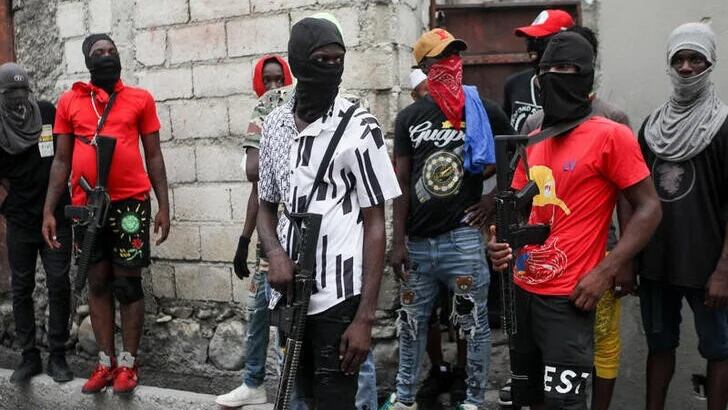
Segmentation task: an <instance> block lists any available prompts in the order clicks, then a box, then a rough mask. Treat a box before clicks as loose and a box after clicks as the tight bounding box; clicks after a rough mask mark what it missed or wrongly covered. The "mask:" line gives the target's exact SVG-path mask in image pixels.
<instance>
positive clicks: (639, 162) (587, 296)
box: [488, 32, 660, 409]
mask: <svg viewBox="0 0 728 410" xmlns="http://www.w3.org/2000/svg"><path fill="white" fill-rule="evenodd" d="M539 68H540V74H539V77H538V81H539V84H540V88H541V101H542V103H543V110H544V119H543V127H544V128H547V127H552V126H558V125H564V124H568V123H573V122H577V121H579V120H580V121H581V123H578V125H576V126H575V127H574V128H572V129H571V130H569V131H566V132H564V133H562V134H561V135H558V136H553V137H552V138H549V139H546V140H545V141H543V142H540V143H538V144H535V145H532V146H529V147H528V148H527V149H526V154H527V159H528V161H527V163H528V167H529V169H528V175H527V174H526V171H524V169H523V168H524V166H525V164H524V163H523V162H522V163H521V164H519V166H518V168H517V170H516V174H515V176H514V178H513V188H514V189H522V188H523V187H524V186H525V185H526V183H527V181H528V180H529V179H530V180H533V181H534V182H535V183H536V184H537V185H538V188H539V193H538V194H537V195H536V196H535V197H534V198H533V206H532V209H531V212H530V217H529V223H543V224H548V225H550V227H551V232H550V234H549V236H548V238H547V239H546V241H545V243H544V244H542V245H528V246H525V247H523V248H522V249H520V250H517V251H518V252H517V254H516V255H515V259H514V255H513V253H512V250H511V248H510V247H509V245H508V244H503V243H497V242H496V241H495V234H496V232H495V227H491V233H492V239H491V241H490V242H489V244H488V248H489V254H490V257H491V260H492V262H493V267H494V268H495V269H498V270H503V269H506V268H507V267H508V262H509V261H511V260H515V264H514V265H515V269H514V272H513V273H514V275H513V281H514V285H515V304H516V319H517V320H516V323H517V325H516V326H517V329H516V333H515V334H514V335H513V336H512V340H511V344H512V346H511V352H510V357H511V373H512V375H513V385H512V393H513V405H514V406H530V407H531V408H532V409H586V408H587V396H586V390H587V389H586V386H587V384H588V383H589V382H590V378H591V373H592V366H593V362H594V349H593V339H594V313H593V310H594V308H595V307H596V304H597V302H598V301H599V298H600V297H601V296H602V294H603V293H604V292H605V291H606V290H607V289H609V288H611V287H613V286H614V279H615V277H616V275H617V272H619V270H620V268H622V266H623V265H624V264H625V263H626V262H627V261H629V260H630V259H631V258H632V257H634V255H636V254H637V252H638V251H639V250H640V249H641V248H642V247H643V246H644V245H645V244H646V243H647V241H648V240H649V238H650V236H651V235H652V232H653V231H654V229H655V227H656V226H657V224H658V222H659V219H660V205H659V201H658V199H657V195H656V193H655V190H654V187H653V186H652V180H651V178H650V176H649V170H648V169H647V166H646V165H645V162H644V160H643V159H642V155H641V154H640V152H639V146H638V145H637V141H636V139H635V138H634V135H633V134H632V132H631V130H630V129H629V128H627V127H626V126H624V125H621V124H617V123H615V122H612V121H610V120H607V119H605V118H602V117H599V116H593V117H589V116H590V114H591V111H592V106H591V100H590V98H589V94H590V92H591V90H592V87H593V83H594V50H593V48H592V46H591V45H590V44H589V42H588V41H587V40H586V39H584V37H582V36H581V35H579V34H577V33H573V32H564V33H559V34H557V35H556V36H554V37H553V38H552V39H551V41H550V42H549V45H548V46H547V47H546V51H545V52H544V55H543V58H542V59H541V63H540V65H539ZM620 191H621V192H622V193H623V195H624V196H625V197H626V199H627V200H628V201H629V203H630V204H631V205H632V207H633V208H634V210H635V212H634V214H633V216H632V218H631V219H630V220H629V222H628V223H627V224H626V226H625V229H624V232H623V234H622V237H621V238H620V240H619V242H617V245H616V246H615V248H614V249H613V250H612V252H611V253H609V255H607V256H606V257H604V249H605V247H606V241H607V231H608V226H609V223H610V221H611V215H612V210H613V209H614V205H615V202H616V199H617V196H618V194H619V193H620Z"/></svg>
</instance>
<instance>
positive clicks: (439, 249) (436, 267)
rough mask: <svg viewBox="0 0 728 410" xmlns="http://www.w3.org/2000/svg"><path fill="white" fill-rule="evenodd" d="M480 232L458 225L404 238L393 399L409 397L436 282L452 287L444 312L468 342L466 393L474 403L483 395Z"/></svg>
mask: <svg viewBox="0 0 728 410" xmlns="http://www.w3.org/2000/svg"><path fill="white" fill-rule="evenodd" d="M484 246H485V244H484V240H483V235H482V234H481V233H480V231H478V230H476V229H473V228H458V229H454V230H452V231H450V232H446V233H444V234H442V235H439V236H436V237H434V238H410V239H409V241H408V242H407V249H408V251H409V258H410V265H411V271H410V274H409V276H408V277H407V280H405V281H403V282H402V286H401V289H400V301H401V303H402V308H401V310H400V312H399V318H398V330H399V344H400V350H399V371H398V372H397V400H399V401H400V402H403V403H413V402H414V401H415V395H416V387H417V386H416V383H417V377H418V373H419V370H420V363H421V360H422V354H423V352H424V351H425V345H426V344H427V330H428V325H429V317H430V314H431V312H432V306H433V304H434V303H435V301H436V300H437V296H438V292H439V283H443V284H445V285H447V286H448V287H449V289H450V290H452V291H453V292H454V297H453V302H452V308H451V313H450V317H451V320H452V321H453V323H454V324H455V325H456V326H458V328H459V333H460V336H461V337H464V338H465V339H466V340H467V342H468V351H467V357H468V360H467V366H466V372H467V376H468V377H467V379H466V384H467V397H466V400H465V403H468V404H474V405H476V406H478V407H479V408H480V407H482V406H483V404H484V401H485V389H486V385H487V382H488V366H489V364H490V326H489V325H488V308H487V305H488V286H489V285H490V272H489V271H488V265H487V263H486V261H485V248H484Z"/></svg>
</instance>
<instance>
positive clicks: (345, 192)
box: [258, 18, 399, 410]
mask: <svg viewBox="0 0 728 410" xmlns="http://www.w3.org/2000/svg"><path fill="white" fill-rule="evenodd" d="M288 56H289V62H290V64H291V70H292V71H293V75H294V76H295V77H296V79H297V81H298V82H297V84H296V89H295V94H294V97H293V98H291V99H290V100H289V101H288V102H286V103H285V104H283V105H282V106H280V107H278V108H276V109H275V110H273V112H271V113H270V114H269V115H268V117H267V118H266V120H265V122H264V123H263V132H262V138H261V145H260V181H259V197H260V209H259V211H258V234H259V237H260V240H261V243H262V244H263V248H264V250H265V253H266V255H267V256H268V258H269V261H270V268H269V274H268V279H269V281H270V283H271V286H273V288H275V289H277V290H278V291H285V290H286V289H287V288H288V286H289V285H290V284H291V281H292V279H293V268H294V265H293V262H292V260H291V256H290V255H292V254H293V252H294V251H295V246H296V242H297V241H298V239H299V238H298V237H297V236H296V235H295V234H294V232H295V231H294V230H293V226H292V225H291V223H290V221H289V220H288V218H287V217H281V218H280V219H279V218H278V212H277V210H278V204H279V203H283V204H284V205H285V207H286V209H287V210H288V211H289V212H291V213H295V212H304V211H305V212H309V213H316V214H320V215H323V219H322V222H321V231H320V233H319V236H318V238H317V239H318V241H317V255H318V256H317V258H316V269H315V273H314V277H315V284H314V289H315V290H314V291H313V293H312V295H311V297H310V302H309V308H308V317H307V320H306V326H305V335H304V344H303V353H302V358H303V363H302V366H301V368H300V369H299V379H298V384H297V386H296V392H297V394H298V396H300V397H299V398H303V399H304V400H306V401H308V402H309V407H311V406H314V408H316V409H324V410H328V409H331V410H333V409H346V410H349V409H353V408H354V407H355V395H356V391H357V373H358V369H359V365H360V364H361V363H362V362H363V361H364V360H365V358H366V357H367V354H368V352H369V345H370V340H371V328H372V323H373V321H374V311H375V308H376V300H377V294H378V291H379V284H380V281H381V276H382V274H383V264H384V242H385V232H384V208H383V205H384V202H385V201H386V200H388V199H391V198H394V197H396V196H397V195H399V188H398V186H397V182H396V178H395V175H394V171H393V169H392V164H391V161H390V159H389V156H388V154H387V150H386V145H385V144H384V140H383V135H382V131H381V129H380V128H379V125H378V123H377V121H376V119H375V118H374V117H372V116H371V114H369V113H368V112H366V111H365V110H363V109H361V108H356V111H354V113H353V116H352V119H351V121H350V122H349V124H348V126H347V127H346V128H345V129H343V130H342V131H343V134H341V135H342V136H341V140H340V141H339V142H338V145H337V146H336V148H335V154H334V155H333V157H332V160H331V162H330V163H329V164H322V160H323V156H324V153H325V151H326V150H327V149H328V147H329V144H330V143H331V141H332V137H333V136H334V134H335V132H336V129H337V128H338V126H339V123H340V122H341V120H342V117H343V115H344V114H345V112H347V110H349V109H350V108H351V107H352V103H351V102H349V101H347V100H346V99H343V98H341V97H339V96H338V95H337V94H338V89H339V84H340V82H341V77H342V74H343V71H344V56H345V47H344V42H343V39H342V37H341V33H340V31H339V29H338V28H337V27H336V25H335V24H334V23H332V22H331V21H328V20H326V19H319V18H305V19H303V20H301V21H299V22H298V23H296V24H295V25H294V26H293V27H292V29H291V37H290V40H289V43H288ZM322 165H323V166H325V167H326V169H328V172H326V173H325V176H324V178H323V180H322V181H321V183H320V184H318V186H316V187H313V185H314V176H315V175H316V174H317V173H318V170H319V167H321V166H322ZM313 188H316V191H315V192H314V191H312V189H313ZM312 192H314V193H315V195H313V196H311V193H312ZM309 197H310V202H309Z"/></svg>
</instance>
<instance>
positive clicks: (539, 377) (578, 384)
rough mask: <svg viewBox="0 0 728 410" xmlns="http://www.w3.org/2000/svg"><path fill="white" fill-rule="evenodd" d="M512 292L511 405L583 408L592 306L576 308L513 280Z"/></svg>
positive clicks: (591, 354) (590, 356) (591, 340)
mask: <svg viewBox="0 0 728 410" xmlns="http://www.w3.org/2000/svg"><path fill="white" fill-rule="evenodd" d="M515 293H516V325H517V332H516V334H515V335H514V336H513V339H512V346H511V352H510V353H511V376H512V378H513V382H512V387H511V389H512V390H511V391H512V395H513V405H514V406H530V405H533V404H539V403H545V404H546V408H547V409H584V410H586V408H587V407H586V404H587V396H586V388H587V385H588V382H589V379H590V378H591V373H592V367H593V365H594V312H584V311H582V310H579V309H577V308H576V307H574V305H573V304H572V303H571V302H570V301H569V299H568V298H567V297H562V296H542V295H536V294H533V293H529V292H526V291H524V290H522V289H521V288H519V287H518V286H515Z"/></svg>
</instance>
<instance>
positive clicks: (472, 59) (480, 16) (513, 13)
mask: <svg viewBox="0 0 728 410" xmlns="http://www.w3.org/2000/svg"><path fill="white" fill-rule="evenodd" d="M433 3H434V0H433ZM545 9H561V10H564V11H567V12H569V13H570V14H571V15H572V16H573V17H574V21H576V22H579V21H581V6H580V3H579V1H578V0H559V1H529V2H523V1H507V2H484V3H482V4H467V5H465V4H464V5H436V4H435V5H433V10H434V13H433V14H434V16H432V17H434V18H431V19H430V21H431V22H432V23H431V24H432V26H433V28H434V27H442V28H444V29H446V30H448V31H449V32H451V33H452V34H453V35H454V36H455V37H457V38H461V39H463V40H465V42H466V43H468V50H467V51H465V52H464V53H463V82H464V83H466V84H472V85H477V86H478V89H479V90H480V94H481V95H482V96H483V97H486V98H489V99H492V100H495V101H497V102H498V103H499V104H502V103H503V85H504V83H505V80H506V78H507V77H508V76H509V75H511V74H513V73H516V72H518V71H521V70H524V69H526V68H528V63H529V58H528V53H526V44H525V41H524V40H523V38H521V37H516V36H515V34H514V33H513V31H514V29H515V28H516V27H521V26H527V25H529V24H531V22H532V21H533V19H535V18H536V16H537V15H538V13H540V12H541V11H542V10H545Z"/></svg>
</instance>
